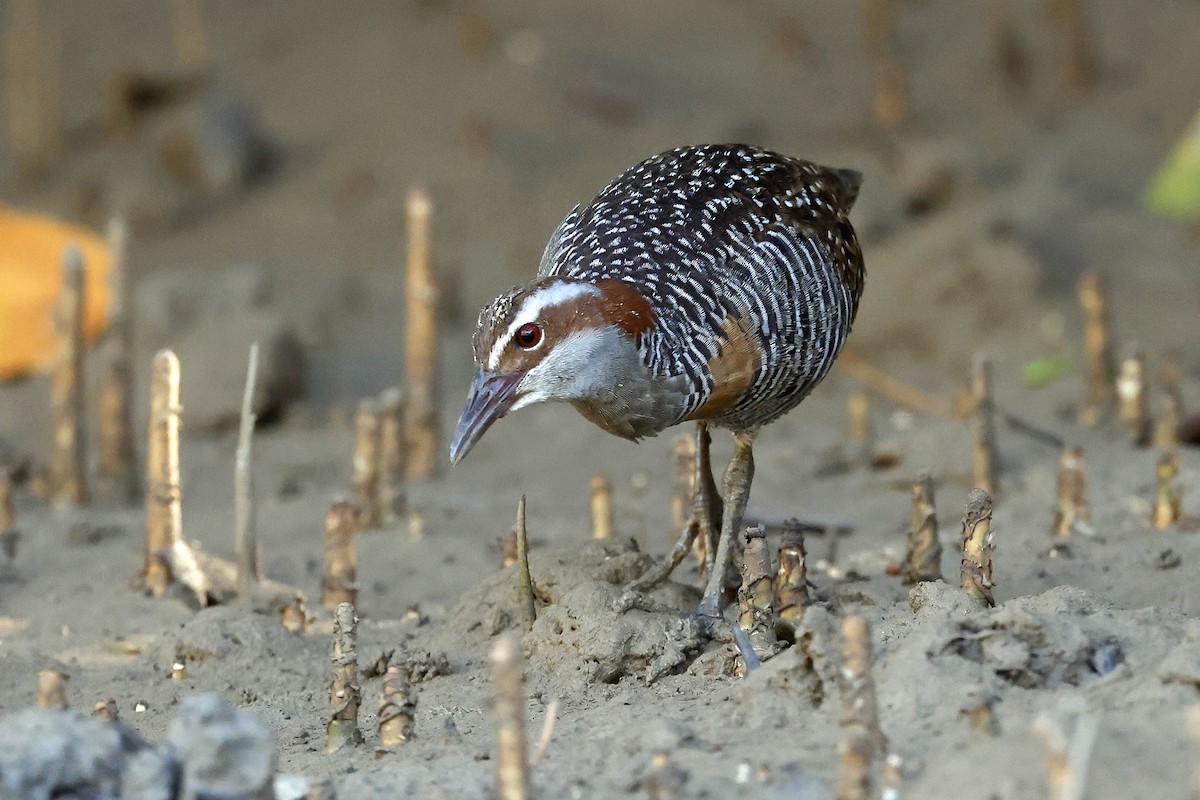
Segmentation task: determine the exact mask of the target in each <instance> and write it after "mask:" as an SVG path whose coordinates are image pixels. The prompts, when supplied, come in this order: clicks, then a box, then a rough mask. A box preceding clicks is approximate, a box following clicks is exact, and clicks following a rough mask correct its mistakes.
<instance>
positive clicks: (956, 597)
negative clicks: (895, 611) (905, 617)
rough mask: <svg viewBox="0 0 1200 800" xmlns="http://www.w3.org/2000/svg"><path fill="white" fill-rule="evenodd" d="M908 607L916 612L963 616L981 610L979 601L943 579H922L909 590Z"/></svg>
mask: <svg viewBox="0 0 1200 800" xmlns="http://www.w3.org/2000/svg"><path fill="white" fill-rule="evenodd" d="M908 607H909V608H911V609H912V611H913V613H914V614H930V613H932V614H938V613H949V615H950V616H952V617H962V616H966V615H968V614H971V613H973V612H975V611H978V610H979V603H977V602H976V601H975V600H974V599H973V598H972V597H970V596H969V595H968V594H967V593H966V592H964V591H963V590H962V589H960V588H959V587H957V586H951V585H950V584H948V583H944V582H943V581H922V582H921V583H918V584H917V585H916V586H914V587H912V589H910V590H909V592H908Z"/></svg>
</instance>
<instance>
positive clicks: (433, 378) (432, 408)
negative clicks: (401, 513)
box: [404, 189, 443, 478]
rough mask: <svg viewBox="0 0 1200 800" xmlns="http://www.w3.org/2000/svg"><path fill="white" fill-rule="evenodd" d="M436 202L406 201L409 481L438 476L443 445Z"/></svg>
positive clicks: (413, 196)
mask: <svg viewBox="0 0 1200 800" xmlns="http://www.w3.org/2000/svg"><path fill="white" fill-rule="evenodd" d="M432 212H433V204H432V203H431V202H430V200H429V195H428V194H426V193H425V192H424V191H423V190H421V189H414V190H412V191H410V192H409V193H408V198H407V200H406V202H405V213H406V217H407V233H408V258H407V267H406V281H405V286H406V291H407V315H406V321H407V325H406V329H405V337H404V338H405V341H404V364H405V373H406V378H407V385H408V391H409V416H408V423H407V424H408V441H409V451H408V456H409V461H408V477H410V478H427V477H431V476H434V475H436V474H438V473H439V472H440V470H441V465H442V462H443V458H442V445H441V419H440V416H439V409H440V408H441V406H442V403H441V392H440V387H441V383H440V381H439V379H438V374H437V363H438V294H439V292H438V285H437V282H436V281H435V280H434V277H433V269H432V267H431V264H430V256H429V251H430V239H431V237H430V232H429V219H430V216H431V215H432Z"/></svg>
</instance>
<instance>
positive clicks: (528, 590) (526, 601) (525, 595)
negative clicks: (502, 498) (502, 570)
mask: <svg viewBox="0 0 1200 800" xmlns="http://www.w3.org/2000/svg"><path fill="white" fill-rule="evenodd" d="M517 565H518V566H517V569H518V580H519V581H520V583H519V594H520V602H521V624H522V626H524V628H525V632H526V633H529V631H531V630H533V623H534V622H536V621H537V606H536V605H535V604H534V601H533V576H532V575H530V573H529V537H528V535H527V533H526V531H525V495H521V499H520V500H519V501H517Z"/></svg>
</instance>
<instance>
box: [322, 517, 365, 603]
mask: <svg viewBox="0 0 1200 800" xmlns="http://www.w3.org/2000/svg"><path fill="white" fill-rule="evenodd" d="M357 531H358V521H357V514H356V513H355V508H354V505H353V504H352V503H350V501H349V500H335V501H334V502H333V504H332V505H330V507H329V512H328V513H326V515H325V568H324V572H323V573H322V576H321V605H323V606H325V607H326V608H337V607H338V605H339V604H342V603H354V602H356V601H357V599H358V588H357V586H356V585H355V580H356V579H357V577H358V559H357V555H356V553H355V548H354V535H355V533H357Z"/></svg>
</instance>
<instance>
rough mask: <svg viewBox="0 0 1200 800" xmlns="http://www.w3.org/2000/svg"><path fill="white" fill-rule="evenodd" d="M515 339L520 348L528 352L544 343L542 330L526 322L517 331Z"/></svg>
mask: <svg viewBox="0 0 1200 800" xmlns="http://www.w3.org/2000/svg"><path fill="white" fill-rule="evenodd" d="M513 339H514V340H515V341H516V343H517V346H518V347H522V348H524V349H526V350H528V349H530V348H531V347H537V346H538V344H540V343H541V341H542V329H541V327H540V326H538V325H535V324H534V323H532V322H526V323H525V324H524V325H522V326H521V327H520V328H518V329H517V335H516V336H514V337H513Z"/></svg>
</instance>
